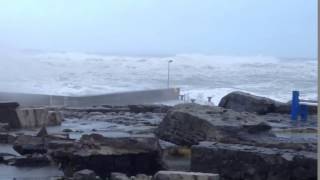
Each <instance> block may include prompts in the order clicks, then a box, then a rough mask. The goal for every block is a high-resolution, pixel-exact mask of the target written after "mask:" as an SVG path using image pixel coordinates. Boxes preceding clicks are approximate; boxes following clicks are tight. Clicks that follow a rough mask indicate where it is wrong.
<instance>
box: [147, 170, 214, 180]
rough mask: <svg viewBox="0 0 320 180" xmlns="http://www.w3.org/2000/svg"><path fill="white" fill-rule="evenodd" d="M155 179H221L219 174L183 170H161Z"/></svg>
mask: <svg viewBox="0 0 320 180" xmlns="http://www.w3.org/2000/svg"><path fill="white" fill-rule="evenodd" d="M153 180H219V175H218V174H213V173H199V172H182V171H159V172H157V173H156V174H155V175H154V177H153Z"/></svg>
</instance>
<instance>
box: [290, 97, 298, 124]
mask: <svg viewBox="0 0 320 180" xmlns="http://www.w3.org/2000/svg"><path fill="white" fill-rule="evenodd" d="M298 115H299V91H292V102H291V120H293V121H296V120H297V119H298Z"/></svg>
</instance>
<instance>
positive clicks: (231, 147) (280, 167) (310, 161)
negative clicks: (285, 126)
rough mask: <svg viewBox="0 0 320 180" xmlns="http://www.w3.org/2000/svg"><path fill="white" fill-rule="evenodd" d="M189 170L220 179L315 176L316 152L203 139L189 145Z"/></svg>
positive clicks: (273, 179)
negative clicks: (190, 152)
mask: <svg viewBox="0 0 320 180" xmlns="http://www.w3.org/2000/svg"><path fill="white" fill-rule="evenodd" d="M191 170H192V171H197V172H210V173H218V174H219V175H220V176H221V178H222V179H224V180H242V179H243V180H244V179H245V180H292V179H299V180H307V179H308V180H313V179H314V180H315V179H316V178H317V153H316V152H307V151H294V150H288V149H277V148H264V147H256V146H247V145H239V144H223V143H214V142H203V143H201V144H200V145H196V146H192V157H191Z"/></svg>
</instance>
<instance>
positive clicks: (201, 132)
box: [156, 103, 274, 146]
mask: <svg viewBox="0 0 320 180" xmlns="http://www.w3.org/2000/svg"><path fill="white" fill-rule="evenodd" d="M270 129H271V126H270V125H268V124H267V123H265V122H263V121H262V120H261V119H260V118H259V117H258V116H256V115H254V114H250V113H240V112H236V111H233V110H231V109H224V108H221V107H216V106H203V105H198V104H195V103H191V104H181V105H177V106H175V107H174V108H173V109H171V110H170V111H169V112H168V113H167V115H166V117H165V118H164V120H163V121H162V122H161V123H160V125H159V127H158V129H157V132H156V133H157V135H158V137H159V138H160V139H163V140H166V141H169V142H172V143H175V144H178V145H187V146H191V145H194V144H198V143H199V142H200V141H205V140H213V141H219V142H233V143H239V142H241V141H245V142H251V141H253V142H255V141H256V138H257V137H259V140H261V138H263V137H271V136H274V135H273V134H272V133H270V131H269V130H270Z"/></svg>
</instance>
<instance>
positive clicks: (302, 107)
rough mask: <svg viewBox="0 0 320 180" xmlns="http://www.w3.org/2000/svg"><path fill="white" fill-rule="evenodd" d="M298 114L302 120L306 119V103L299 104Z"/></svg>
mask: <svg viewBox="0 0 320 180" xmlns="http://www.w3.org/2000/svg"><path fill="white" fill-rule="evenodd" d="M300 115H301V120H302V121H307V119H308V106H307V105H306V104H301V105H300Z"/></svg>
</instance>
